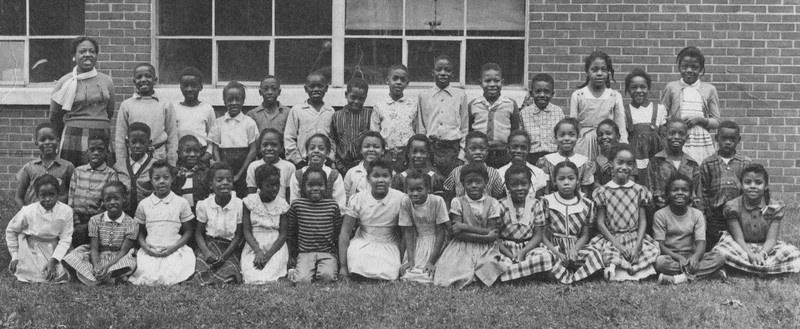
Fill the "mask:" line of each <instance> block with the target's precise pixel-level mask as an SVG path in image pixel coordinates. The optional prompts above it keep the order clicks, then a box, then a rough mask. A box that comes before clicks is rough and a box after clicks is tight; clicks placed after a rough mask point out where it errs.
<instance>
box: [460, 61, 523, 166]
mask: <svg viewBox="0 0 800 329" xmlns="http://www.w3.org/2000/svg"><path fill="white" fill-rule="evenodd" d="M481 88H483V96H481V97H478V98H476V99H474V100H472V101H471V102H469V105H468V106H467V108H468V109H469V130H470V131H480V132H483V133H485V134H486V136H488V137H489V153H488V155H487V160H486V165H488V166H490V167H492V168H495V169H497V168H500V167H502V166H503V165H505V164H507V163H508V162H509V161H511V159H510V158H509V155H508V150H507V149H506V142H507V141H508V136H509V135H510V134H511V132H512V131H516V130H517V129H519V107H518V106H517V102H515V101H514V100H512V99H510V98H508V97H505V96H502V95H501V94H500V90H501V89H502V88H503V71H502V70H501V69H500V65H497V64H495V63H488V64H484V65H483V67H481ZM526 156H527V154H526Z"/></svg>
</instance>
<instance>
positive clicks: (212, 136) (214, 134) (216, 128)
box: [208, 119, 222, 145]
mask: <svg viewBox="0 0 800 329" xmlns="http://www.w3.org/2000/svg"><path fill="white" fill-rule="evenodd" d="M219 120H220V119H215V120H214V123H212V124H211V131H209V132H208V142H209V143H214V144H217V145H219V144H220V143H222V131H221V130H220V125H219Z"/></svg>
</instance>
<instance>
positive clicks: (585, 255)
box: [548, 236, 644, 284]
mask: <svg viewBox="0 0 800 329" xmlns="http://www.w3.org/2000/svg"><path fill="white" fill-rule="evenodd" d="M552 240H553V244H555V246H556V247H558V250H559V251H560V252H562V253H565V252H566V251H567V250H569V249H572V248H573V247H574V246H575V242H576V241H578V238H577V237H574V236H564V237H560V236H553V237H552ZM642 249H644V248H642ZM548 252H549V250H548ZM553 259H556V257H555V255H553ZM577 263H578V264H579V265H580V267H579V268H578V269H577V270H575V271H571V270H570V269H569V267H568V266H567V264H565V263H564V262H562V261H561V260H560V259H559V260H558V261H556V263H555V264H554V265H553V270H552V273H553V276H555V277H556V279H557V280H558V282H561V283H563V284H570V283H574V282H578V281H580V280H583V279H586V278H588V277H589V276H590V275H592V274H594V273H595V272H597V271H599V270H602V269H603V254H602V253H600V251H599V250H597V249H596V248H594V247H592V246H591V245H588V244H587V245H585V246H583V248H581V249H580V250H578V261H577Z"/></svg>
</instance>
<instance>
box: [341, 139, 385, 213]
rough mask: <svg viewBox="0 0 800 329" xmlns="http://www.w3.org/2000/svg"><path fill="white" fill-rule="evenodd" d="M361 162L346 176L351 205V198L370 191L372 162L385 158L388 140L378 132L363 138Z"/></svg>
mask: <svg viewBox="0 0 800 329" xmlns="http://www.w3.org/2000/svg"><path fill="white" fill-rule="evenodd" d="M360 145H361V158H362V159H363V160H361V162H360V163H359V164H358V165H357V166H355V167H353V168H351V169H350V170H349V171H347V175H345V176H344V192H345V194H346V197H347V201H348V204H349V201H350V198H351V197H352V196H354V195H356V193H358V192H361V191H369V189H370V183H369V180H368V179H367V176H368V175H367V172H369V169H370V167H371V166H372V162H374V161H375V160H378V159H380V158H382V157H383V153H384V152H385V150H386V140H385V139H383V136H381V134H380V133H378V132H377V131H368V132H366V133H364V135H363V136H361V143H360Z"/></svg>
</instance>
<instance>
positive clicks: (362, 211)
mask: <svg viewBox="0 0 800 329" xmlns="http://www.w3.org/2000/svg"><path fill="white" fill-rule="evenodd" d="M367 175H368V176H367V177H368V178H367V179H368V180H369V184H370V185H371V188H370V190H367V191H361V192H358V193H357V194H356V195H354V196H353V198H352V199H351V200H350V206H349V207H348V208H347V211H346V212H345V216H344V222H343V223H342V229H341V232H340V233H339V276H340V277H341V278H342V279H344V280H346V279H348V277H349V276H350V275H353V276H354V277H355V278H359V279H360V278H363V279H373V280H388V281H393V280H397V278H398V276H399V273H400V242H401V241H400V237H399V236H397V231H398V229H397V224H398V220H399V219H398V218H399V216H400V201H402V200H403V192H400V191H398V190H395V189H392V188H390V187H389V183H390V182H391V181H392V166H391V164H390V163H389V162H388V161H385V160H383V159H377V160H375V161H373V162H372V166H370V168H369V171H368V172H367ZM356 224H357V225H358V230H357V231H356V234H355V237H353V239H352V240H351V239H350V235H351V233H352V232H353V229H354V228H355V227H356Z"/></svg>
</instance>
